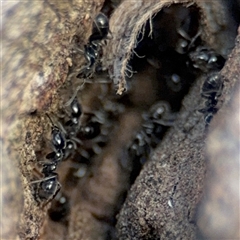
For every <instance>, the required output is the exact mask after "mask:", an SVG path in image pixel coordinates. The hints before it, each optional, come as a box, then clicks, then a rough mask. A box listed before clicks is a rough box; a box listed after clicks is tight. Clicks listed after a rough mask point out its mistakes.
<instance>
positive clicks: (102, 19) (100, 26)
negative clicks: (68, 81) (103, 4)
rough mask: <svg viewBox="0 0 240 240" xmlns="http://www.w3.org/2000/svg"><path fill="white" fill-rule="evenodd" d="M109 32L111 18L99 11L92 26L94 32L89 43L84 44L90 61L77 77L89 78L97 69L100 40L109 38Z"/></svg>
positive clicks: (86, 55)
mask: <svg viewBox="0 0 240 240" xmlns="http://www.w3.org/2000/svg"><path fill="white" fill-rule="evenodd" d="M108 33H109V20H108V18H107V16H106V15H105V14H103V13H101V12H100V13H99V14H98V15H97V16H96V18H95V20H94V22H93V26H92V34H91V35H90V37H89V39H88V43H87V44H86V45H85V46H84V56H85V58H86V60H87V62H88V65H87V66H85V67H84V68H83V70H81V71H80V73H79V74H78V75H77V78H82V77H83V78H88V77H89V76H91V74H92V73H93V72H94V71H95V68H98V67H97V66H96V62H97V61H98V60H99V58H100V57H99V56H100V55H101V53H100V50H101V48H100V42H101V41H102V40H104V39H106V38H107V35H108Z"/></svg>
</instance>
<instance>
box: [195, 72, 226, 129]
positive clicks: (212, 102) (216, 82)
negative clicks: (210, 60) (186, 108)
mask: <svg viewBox="0 0 240 240" xmlns="http://www.w3.org/2000/svg"><path fill="white" fill-rule="evenodd" d="M222 89H223V81H222V78H221V76H220V75H219V74H218V72H213V73H211V74H209V75H208V76H207V78H206V80H205V82H204V84H203V86H202V92H201V96H202V97H203V98H206V99H207V100H206V102H205V107H204V108H202V109H200V110H198V111H199V112H201V113H204V114H205V116H204V120H205V122H206V124H210V122H211V120H212V118H213V115H214V114H215V113H216V112H217V111H218V108H217V107H216V106H217V103H218V98H219V97H220V96H221V94H222Z"/></svg>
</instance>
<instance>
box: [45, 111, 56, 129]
mask: <svg viewBox="0 0 240 240" xmlns="http://www.w3.org/2000/svg"><path fill="white" fill-rule="evenodd" d="M46 116H47V117H48V119H49V120H50V122H51V123H52V126H53V127H55V124H54V123H53V120H52V119H51V118H50V116H49V114H48V113H46Z"/></svg>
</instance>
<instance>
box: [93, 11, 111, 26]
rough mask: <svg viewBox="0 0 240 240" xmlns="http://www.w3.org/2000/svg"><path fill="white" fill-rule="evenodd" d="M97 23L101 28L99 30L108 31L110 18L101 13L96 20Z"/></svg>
mask: <svg viewBox="0 0 240 240" xmlns="http://www.w3.org/2000/svg"><path fill="white" fill-rule="evenodd" d="M95 22H96V25H97V26H98V27H99V28H106V29H108V28H109V21H108V18H107V16H106V15H105V14H104V13H102V12H100V13H99V14H98V15H97V16H96V18H95Z"/></svg>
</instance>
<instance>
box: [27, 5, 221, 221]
mask: <svg viewBox="0 0 240 240" xmlns="http://www.w3.org/2000/svg"><path fill="white" fill-rule="evenodd" d="M199 19H200V17H199V12H198V10H197V9H196V8H195V7H194V6H190V7H188V8H185V7H183V6H180V5H174V6H171V7H169V8H165V9H163V10H161V11H160V12H159V13H157V14H156V15H155V16H154V17H153V18H152V19H151V20H149V21H147V23H146V24H145V25H144V30H143V31H141V32H140V34H139V36H138V39H137V42H138V45H137V46H136V48H135V49H134V51H133V52H134V54H133V56H132V58H131V60H130V61H129V62H128V68H129V69H131V72H132V74H131V75H130V76H128V77H127V84H128V86H127V88H128V91H127V92H125V93H124V94H123V95H121V96H118V95H116V94H115V92H116V91H115V90H116V86H115V85H114V84H113V83H112V81H111V80H110V79H109V76H108V73H107V69H104V68H103V64H102V56H103V48H104V41H111V32H110V27H109V20H108V17H107V16H106V15H105V14H104V13H102V12H101V13H99V14H97V16H96V17H95V20H94V21H93V25H92V33H91V35H90V37H89V38H88V41H87V43H86V44H85V45H83V46H81V48H82V49H83V51H82V53H83V54H84V57H85V61H86V63H85V64H84V65H83V66H82V67H81V69H80V70H79V71H78V72H77V75H76V77H75V79H74V80H72V81H76V82H78V83H79V84H78V85H79V86H78V87H76V88H75V89H74V90H75V91H74V93H73V94H72V95H71V96H70V98H71V99H70V100H69V101H68V102H67V100H66V101H65V102H67V104H65V106H64V108H63V109H64V111H65V113H64V117H61V116H60V117H59V116H58V115H57V114H52V113H51V114H47V115H46V119H47V121H48V122H49V124H50V126H51V140H50V144H49V145H51V150H50V151H49V153H48V152H46V154H45V159H40V160H39V161H38V163H39V166H40V171H39V172H40V174H41V176H42V177H41V178H38V179H33V181H32V182H31V184H32V186H33V195H34V197H35V200H36V201H37V202H38V203H39V202H50V201H51V202H52V205H51V208H50V210H49V216H50V218H51V220H53V221H64V219H66V216H67V215H68V214H69V211H70V208H71V203H70V198H71V197H70V195H71V194H70V192H71V191H70V190H68V189H70V188H71V189H73V188H74V187H75V186H76V184H77V182H79V181H80V180H81V179H84V177H86V176H90V175H91V170H90V169H91V167H92V166H93V165H94V164H97V163H96V161H95V159H96V157H97V156H100V155H101V153H103V152H104V150H105V149H107V147H108V146H110V145H111V144H112V142H113V143H114V142H115V139H114V137H112V133H113V132H116V129H118V131H120V132H121V131H124V130H121V129H119V128H120V127H119V126H120V124H119V122H120V121H121V119H122V116H124V115H127V114H128V113H129V112H134V113H135V115H136V119H137V120H136V122H137V121H138V122H140V124H139V127H138V129H137V130H136V129H134V130H133V132H132V133H131V134H132V137H131V139H130V140H129V141H128V142H126V143H125V146H124V148H122V149H121V151H122V154H121V156H122V157H121V159H120V164H121V166H122V168H123V169H124V171H128V173H129V185H131V184H133V183H134V181H135V179H136V177H137V176H138V175H139V172H140V171H141V169H142V167H143V165H144V164H145V163H146V162H147V161H148V160H149V159H150V156H151V154H152V153H153V151H154V149H155V148H156V147H157V146H159V144H161V141H162V139H163V138H164V135H165V134H166V133H167V131H168V130H169V128H171V127H172V126H174V124H175V120H176V118H177V113H178V112H179V110H180V108H181V106H182V104H181V102H182V100H183V98H184V96H185V95H186V94H187V93H188V91H189V89H190V87H191V86H192V85H193V83H194V81H195V80H196V79H197V78H198V77H199V76H203V75H204V76H205V77H206V80H205V82H204V84H203V86H202V89H201V90H200V92H201V96H202V98H204V99H205V106H204V107H202V108H200V107H199V109H196V110H198V112H200V113H202V114H203V120H204V121H205V123H206V126H207V125H208V124H210V122H211V119H212V118H213V116H214V114H215V113H216V112H217V111H218V106H217V103H218V99H219V97H220V95H221V93H222V89H223V86H224V85H223V81H222V79H221V78H220V77H219V74H218V72H219V71H220V70H221V68H222V67H223V66H224V63H225V59H224V57H223V56H221V55H220V54H219V53H217V52H215V51H214V50H213V49H211V48H209V46H207V45H206V43H205V42H204V41H203V40H202V39H201V31H200V27H199ZM166 22H168V23H169V24H165V23H166ZM82 53H80V54H82ZM77 54H79V52H78V53H77ZM81 80H82V81H83V82H84V83H83V84H80V82H81ZM70 81H71V79H70ZM200 113H199V114H200ZM123 134H124V133H123ZM112 145H113V144H112ZM106 151H107V150H106ZM64 164H66V165H64ZM67 164H68V165H67ZM62 165H64V166H68V171H66V169H67V167H66V169H63V170H61V167H62ZM69 166H70V167H69ZM126 169H127V170H126ZM57 170H60V171H59V173H57ZM62 172H63V173H64V174H65V175H64V174H63V175H64V176H62ZM60 173H61V174H60ZM88 174H89V175H88ZM60 182H61V183H60ZM69 186H70V187H69Z"/></svg>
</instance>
